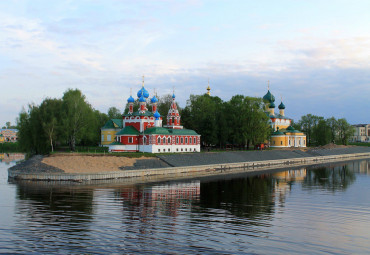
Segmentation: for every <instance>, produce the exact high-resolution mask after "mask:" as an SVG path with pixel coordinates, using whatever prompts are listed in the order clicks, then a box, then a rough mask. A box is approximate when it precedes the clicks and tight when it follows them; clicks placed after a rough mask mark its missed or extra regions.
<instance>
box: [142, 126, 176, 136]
mask: <svg viewBox="0 0 370 255" xmlns="http://www.w3.org/2000/svg"><path fill="white" fill-rule="evenodd" d="M144 134H145V135H149V134H157V135H170V134H171V133H170V131H169V129H168V128H163V127H151V128H147V129H145V131H144Z"/></svg>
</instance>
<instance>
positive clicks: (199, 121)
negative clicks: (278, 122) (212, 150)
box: [181, 94, 271, 148]
mask: <svg viewBox="0 0 370 255" xmlns="http://www.w3.org/2000/svg"><path fill="white" fill-rule="evenodd" d="M181 121H182V122H181V123H182V125H183V126H185V127H186V128H188V129H193V130H195V131H196V132H197V133H198V134H200V135H201V142H202V145H203V146H217V147H220V148H225V147H226V146H227V145H231V146H237V147H240V148H244V147H245V146H246V147H247V148H249V146H251V145H256V144H258V143H263V142H265V141H266V140H267V139H268V138H269V136H270V134H271V128H270V125H269V123H268V121H269V118H268V117H267V115H266V114H265V113H264V111H263V102H262V99H261V98H254V97H245V96H242V95H236V96H233V97H232V98H231V99H230V100H229V101H227V102H224V101H222V100H221V99H220V98H219V97H213V96H209V95H207V94H204V95H191V96H190V99H189V100H188V101H187V104H186V107H185V108H184V109H182V111H181Z"/></svg>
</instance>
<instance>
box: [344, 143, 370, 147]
mask: <svg viewBox="0 0 370 255" xmlns="http://www.w3.org/2000/svg"><path fill="white" fill-rule="evenodd" d="M348 145H356V146H367V147H370V143H348Z"/></svg>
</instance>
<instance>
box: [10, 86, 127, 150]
mask: <svg viewBox="0 0 370 255" xmlns="http://www.w3.org/2000/svg"><path fill="white" fill-rule="evenodd" d="M117 111H118V109H116V108H111V109H109V112H108V114H105V113H101V112H99V111H98V110H95V109H94V108H93V107H92V106H91V105H90V104H89V103H88V102H87V101H86V97H85V96H84V95H83V94H82V93H81V91H80V90H78V89H74V90H73V89H69V90H67V91H66V92H65V93H64V94H63V97H62V98H61V99H56V98H53V99H52V98H47V99H45V100H43V102H42V103H41V104H40V105H35V104H30V105H28V109H27V110H23V111H22V112H21V113H20V114H19V117H18V118H17V128H18V130H19V132H18V142H19V145H20V147H21V149H22V150H23V151H27V152H29V153H37V154H45V153H48V152H50V151H54V149H55V147H56V146H68V147H69V149H70V150H72V151H74V150H75V148H76V145H82V146H97V145H98V144H99V142H100V128H101V127H102V126H103V125H104V123H105V122H106V121H107V120H108V118H109V117H118V116H114V115H117V114H118V113H119V111H118V112H117ZM109 115H113V116H109ZM119 117H120V116H119Z"/></svg>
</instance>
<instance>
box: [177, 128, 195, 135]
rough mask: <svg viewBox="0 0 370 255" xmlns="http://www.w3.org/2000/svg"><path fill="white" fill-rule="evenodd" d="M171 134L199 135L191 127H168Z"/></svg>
mask: <svg viewBox="0 0 370 255" xmlns="http://www.w3.org/2000/svg"><path fill="white" fill-rule="evenodd" d="M170 132H171V133H172V134H173V135H199V134H197V132H195V131H194V130H191V129H170Z"/></svg>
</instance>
